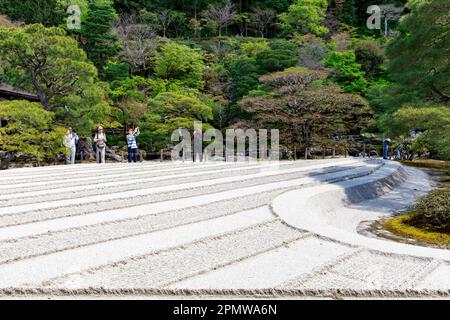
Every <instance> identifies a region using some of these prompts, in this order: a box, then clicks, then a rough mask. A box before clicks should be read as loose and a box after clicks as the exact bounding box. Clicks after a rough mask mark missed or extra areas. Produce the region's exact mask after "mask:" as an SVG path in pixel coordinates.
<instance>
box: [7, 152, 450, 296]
mask: <svg viewBox="0 0 450 320" xmlns="http://www.w3.org/2000/svg"><path fill="white" fill-rule="evenodd" d="M429 189H430V186H429V181H428V178H427V176H426V175H425V174H424V173H422V172H421V171H419V170H416V169H410V168H403V167H400V166H399V165H396V164H393V163H389V162H383V161H381V160H378V159H375V160H366V161H364V160H362V159H333V160H318V161H297V162H281V163H280V164H279V165H277V164H270V163H260V164H256V163H248V164H246V163H223V162H221V163H206V164H192V163H163V164H159V163H144V164H138V165H128V164H108V165H102V166H95V165H77V166H73V167H47V168H32V169H18V170H10V171H6V172H1V173H0V292H1V294H3V295H22V294H36V295H111V294H112V295H124V294H127V295H143V296H154V297H161V296H168V295H169V296H173V295H194V296H197V295H199V296H211V295H212V296H217V295H219V296H224V295H225V296H230V295H231V296H297V297H302V296H331V297H333V296H335V295H336V294H338V295H341V296H378V297H382V296H449V295H450V293H449V290H450V283H449V280H448V279H450V273H449V272H450V265H449V261H450V256H449V251H448V250H439V249H432V248H424V247H418V246H412V245H404V244H398V243H394V242H391V241H386V240H381V239H372V238H367V237H365V236H362V235H360V234H358V233H357V226H358V225H359V223H360V222H362V221H366V220H373V219H377V218H378V217H380V216H382V215H385V214H390V213H392V212H393V211H394V210H398V209H404V208H406V207H407V206H408V205H410V204H411V203H412V202H413V201H414V197H415V196H416V195H418V194H423V193H425V192H427V191H429Z"/></svg>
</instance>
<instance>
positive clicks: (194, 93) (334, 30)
mask: <svg viewBox="0 0 450 320" xmlns="http://www.w3.org/2000/svg"><path fill="white" fill-rule="evenodd" d="M372 2H373V1H368V0H359V1H356V0H328V1H327V0H278V1H272V0H233V1H231V0H224V1H223V0H218V1H214V0H151V1H150V0H137V1H130V0H115V1H111V0H90V1H89V0H22V1H16V0H0V84H4V85H8V86H12V87H14V88H18V89H20V90H23V91H26V92H30V93H33V94H35V95H36V97H37V101H36V102H33V101H24V100H5V101H0V119H3V122H2V123H3V125H2V126H0V156H5V155H8V156H10V157H14V158H20V157H29V158H33V159H37V160H38V161H44V160H49V161H50V160H54V159H55V157H57V155H58V154H63V153H64V152H65V150H64V148H63V147H62V137H63V135H64V134H65V130H66V129H65V128H67V127H69V126H70V127H73V128H74V130H75V131H76V132H77V133H78V134H79V135H80V137H85V138H87V139H90V138H92V136H93V130H95V128H96V127H97V126H99V125H103V126H104V127H105V128H106V129H107V133H108V135H109V141H108V144H109V145H110V146H111V147H113V146H114V148H115V149H120V148H123V147H125V144H126V141H125V139H124V137H125V134H126V131H127V130H128V128H134V127H137V126H138V127H140V129H141V135H140V137H139V146H140V148H141V149H142V150H145V151H146V152H150V153H151V152H156V153H157V152H159V150H161V149H170V147H171V144H172V142H171V140H170V137H171V133H172V132H173V131H174V130H175V129H177V128H179V127H185V128H189V129H192V127H193V121H194V120H198V121H202V122H203V124H204V126H203V127H204V129H207V128H212V127H214V128H217V129H219V130H222V131H224V130H226V129H227V128H256V129H258V128H265V129H271V128H276V129H279V130H280V144H281V145H282V147H283V150H290V151H292V150H294V148H295V150H305V148H309V150H310V151H311V150H312V151H314V150H316V151H317V152H318V154H320V153H321V152H322V153H323V152H324V150H326V149H327V148H338V149H339V148H342V150H344V149H346V150H348V149H349V148H351V147H355V146H356V145H357V143H359V145H361V143H367V144H370V145H372V146H373V147H376V146H380V145H381V144H382V141H383V140H384V139H386V138H390V139H391V140H392V145H393V146H392V148H393V149H398V150H400V151H401V154H402V156H404V157H407V158H410V157H411V156H412V155H416V156H430V157H432V158H437V159H445V160H449V159H450V108H449V105H448V103H449V100H450V86H449V81H450V80H449V79H450V67H449V65H450V64H449V57H450V52H449V51H450V26H449V22H450V15H449V12H450V2H449V1H448V0H409V1H401V0H399V1H394V0H379V1H378V5H379V7H378V8H380V10H381V11H380V15H379V17H380V21H381V23H380V28H375V29H374V28H368V22H367V21H368V19H371V18H373V17H374V14H375V15H376V13H373V12H370V11H369V13H368V8H369V6H371V5H372V4H373V3H372ZM373 19H376V16H375V18H373ZM380 21H378V22H380ZM87 141H89V140H87Z"/></svg>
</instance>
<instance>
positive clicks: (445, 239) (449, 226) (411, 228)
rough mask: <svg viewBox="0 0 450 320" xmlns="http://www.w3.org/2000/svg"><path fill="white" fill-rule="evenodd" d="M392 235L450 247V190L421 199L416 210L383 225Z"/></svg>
mask: <svg viewBox="0 0 450 320" xmlns="http://www.w3.org/2000/svg"><path fill="white" fill-rule="evenodd" d="M383 227H384V228H385V229H387V230H389V231H391V232H392V233H394V234H396V235H399V236H404V237H408V238H413V239H416V240H419V241H423V242H427V243H432V244H444V245H450V190H449V189H443V190H434V191H433V192H431V193H430V194H428V195H427V196H424V197H421V198H420V199H419V200H418V201H417V204H416V207H415V210H414V211H413V212H410V213H408V214H405V215H401V216H399V217H396V218H393V219H391V220H389V221H387V222H385V223H384V224H383Z"/></svg>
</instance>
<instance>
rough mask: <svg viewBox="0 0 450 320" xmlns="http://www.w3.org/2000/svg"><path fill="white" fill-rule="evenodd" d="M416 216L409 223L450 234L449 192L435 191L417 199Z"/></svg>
mask: <svg viewBox="0 0 450 320" xmlns="http://www.w3.org/2000/svg"><path fill="white" fill-rule="evenodd" d="M415 211H416V212H417V213H418V215H417V216H416V217H415V218H414V219H412V220H411V223H412V224H414V225H416V224H417V223H421V224H424V223H425V224H427V225H429V226H430V227H432V228H434V229H435V230H436V231H441V232H445V233H450V190H435V191H433V192H431V193H430V194H429V195H427V196H425V197H422V198H420V199H419V201H418V203H417V205H416V210H415Z"/></svg>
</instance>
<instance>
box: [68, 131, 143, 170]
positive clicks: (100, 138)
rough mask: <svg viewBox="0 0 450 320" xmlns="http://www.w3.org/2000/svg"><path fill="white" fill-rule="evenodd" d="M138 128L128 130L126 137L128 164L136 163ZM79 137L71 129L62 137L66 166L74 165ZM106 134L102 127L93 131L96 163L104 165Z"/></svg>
mask: <svg viewBox="0 0 450 320" xmlns="http://www.w3.org/2000/svg"><path fill="white" fill-rule="evenodd" d="M140 133H141V132H140V130H139V128H135V129H132V128H130V129H129V130H128V134H127V136H126V142H127V148H128V162H130V163H131V162H137V161H138V145H137V141H136V138H137V137H138V136H139V135H140ZM78 141H79V137H78V135H77V134H76V133H75V132H74V131H73V129H72V128H68V129H67V134H66V136H65V137H64V146H65V147H66V148H67V149H68V150H67V155H66V163H67V164H75V156H76V153H77V145H78ZM107 141H108V140H107V138H106V133H105V131H104V128H103V127H102V126H99V127H98V128H97V130H96V131H95V135H94V145H95V155H96V160H97V163H105V157H106V143H107Z"/></svg>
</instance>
